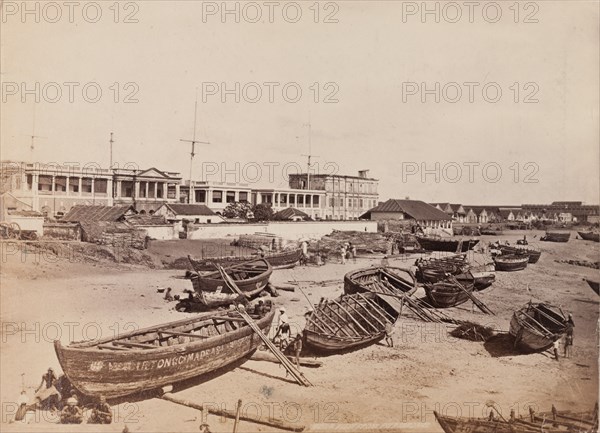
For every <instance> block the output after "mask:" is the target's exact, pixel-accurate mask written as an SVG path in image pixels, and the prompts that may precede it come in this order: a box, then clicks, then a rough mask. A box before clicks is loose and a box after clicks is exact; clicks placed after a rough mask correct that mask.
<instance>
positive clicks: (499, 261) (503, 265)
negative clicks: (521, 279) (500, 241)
mask: <svg viewBox="0 0 600 433" xmlns="http://www.w3.org/2000/svg"><path fill="white" fill-rule="evenodd" d="M494 263H495V265H496V270H497V271H503V272H514V271H522V270H523V269H525V268H526V267H527V263H529V255H527V254H522V255H517V254H507V255H504V254H502V255H501V256H496V257H494Z"/></svg>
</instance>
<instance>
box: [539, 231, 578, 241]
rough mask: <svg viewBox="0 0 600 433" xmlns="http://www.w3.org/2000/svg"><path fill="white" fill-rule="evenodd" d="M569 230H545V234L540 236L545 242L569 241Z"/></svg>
mask: <svg viewBox="0 0 600 433" xmlns="http://www.w3.org/2000/svg"><path fill="white" fill-rule="evenodd" d="M570 237H571V232H546V236H543V237H541V238H540V240H541V241H546V242H569V238H570Z"/></svg>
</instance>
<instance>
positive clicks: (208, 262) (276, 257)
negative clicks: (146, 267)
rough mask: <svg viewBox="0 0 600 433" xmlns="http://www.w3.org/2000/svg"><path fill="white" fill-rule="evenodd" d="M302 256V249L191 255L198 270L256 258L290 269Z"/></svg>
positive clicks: (275, 266) (273, 265)
mask: <svg viewBox="0 0 600 433" xmlns="http://www.w3.org/2000/svg"><path fill="white" fill-rule="evenodd" d="M301 257H302V249H300V248H297V249H293V250H284V251H279V252H275V253H266V254H264V255H263V256H260V255H253V256H224V257H214V258H210V259H202V260H198V259H194V258H192V257H190V262H191V264H192V266H193V268H194V270H195V271H196V272H204V271H212V270H214V269H215V264H218V265H221V266H223V267H228V266H231V265H235V264H238V263H243V262H247V261H251V260H256V259H265V260H266V261H267V262H269V264H270V265H271V267H272V268H273V269H289V268H293V267H294V266H296V265H297V264H298V262H300V258H301Z"/></svg>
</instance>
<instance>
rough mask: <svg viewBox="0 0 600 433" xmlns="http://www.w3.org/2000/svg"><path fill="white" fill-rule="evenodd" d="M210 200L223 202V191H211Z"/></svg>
mask: <svg viewBox="0 0 600 433" xmlns="http://www.w3.org/2000/svg"><path fill="white" fill-rule="evenodd" d="M212 201H213V203H223V191H213V193H212Z"/></svg>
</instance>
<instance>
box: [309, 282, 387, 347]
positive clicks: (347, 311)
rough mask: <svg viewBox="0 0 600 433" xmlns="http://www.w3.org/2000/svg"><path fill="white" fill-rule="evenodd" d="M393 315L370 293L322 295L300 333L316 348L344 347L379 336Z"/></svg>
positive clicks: (366, 341) (370, 340) (377, 338)
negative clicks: (325, 297) (327, 296)
mask: <svg viewBox="0 0 600 433" xmlns="http://www.w3.org/2000/svg"><path fill="white" fill-rule="evenodd" d="M397 318H398V312H397V311H395V310H394V309H393V308H391V307H390V306H389V305H388V304H387V303H386V302H385V301H384V300H383V299H381V298H380V297H379V296H378V295H376V294H373V293H356V294H354V295H342V296H341V297H339V298H338V299H331V300H329V299H324V298H322V299H321V301H320V302H319V304H318V305H315V309H314V311H312V312H311V313H310V315H309V316H308V318H307V321H306V327H305V328H304V337H305V338H306V344H307V345H308V346H311V347H312V348H313V349H316V350H317V351H321V352H335V351H342V350H348V349H352V348H357V347H362V346H366V345H368V344H371V343H375V342H377V341H379V340H381V339H383V338H384V337H385V328H386V326H390V325H393V324H394V323H395V321H396V319H397Z"/></svg>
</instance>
